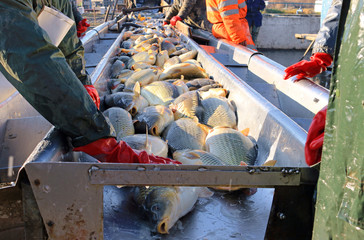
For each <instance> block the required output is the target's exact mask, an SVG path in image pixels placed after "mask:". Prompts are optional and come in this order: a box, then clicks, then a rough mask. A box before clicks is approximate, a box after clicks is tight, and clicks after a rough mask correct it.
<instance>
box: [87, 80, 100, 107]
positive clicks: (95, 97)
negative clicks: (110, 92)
mask: <svg viewBox="0 0 364 240" xmlns="http://www.w3.org/2000/svg"><path fill="white" fill-rule="evenodd" d="M83 86H84V87H85V88H86V91H87V92H88V94H89V95H90V97H91V98H92V100H93V101H94V103H95V105H96V107H97V108H98V109H100V96H99V93H98V92H97V90H96V88H95V87H94V86H93V85H83Z"/></svg>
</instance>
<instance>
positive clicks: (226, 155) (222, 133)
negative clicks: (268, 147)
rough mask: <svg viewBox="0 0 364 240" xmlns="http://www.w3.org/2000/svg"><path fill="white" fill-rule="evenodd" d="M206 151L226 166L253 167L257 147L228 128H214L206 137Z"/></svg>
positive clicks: (240, 134)
mask: <svg viewBox="0 0 364 240" xmlns="http://www.w3.org/2000/svg"><path fill="white" fill-rule="evenodd" d="M206 151H208V152H210V153H212V154H214V155H216V156H218V157H219V158H220V159H221V160H222V161H223V162H224V163H225V164H227V165H240V163H241V162H244V163H246V164H247V165H254V163H255V161H256V158H257V154H258V151H257V145H256V144H254V143H253V142H252V141H251V140H250V138H249V137H246V136H244V135H243V134H242V133H241V132H240V131H238V130H235V129H232V128H229V127H214V128H213V129H211V130H210V131H209V133H208V135H207V136H206Z"/></svg>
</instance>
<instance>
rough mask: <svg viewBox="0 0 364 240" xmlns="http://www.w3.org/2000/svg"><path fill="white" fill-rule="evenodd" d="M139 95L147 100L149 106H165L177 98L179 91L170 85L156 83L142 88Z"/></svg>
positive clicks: (162, 82)
mask: <svg viewBox="0 0 364 240" xmlns="http://www.w3.org/2000/svg"><path fill="white" fill-rule="evenodd" d="M141 95H142V96H143V97H144V98H145V99H147V101H148V102H149V105H164V106H167V105H169V104H170V103H171V102H173V100H174V99H175V98H177V97H178V96H179V91H178V88H177V87H176V86H175V85H173V84H172V83H169V82H164V81H157V82H153V83H151V84H148V85H147V86H145V87H143V88H142V90H141Z"/></svg>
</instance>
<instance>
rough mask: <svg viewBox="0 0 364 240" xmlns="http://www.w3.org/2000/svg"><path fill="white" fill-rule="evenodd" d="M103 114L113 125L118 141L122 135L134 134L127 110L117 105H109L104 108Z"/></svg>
mask: <svg viewBox="0 0 364 240" xmlns="http://www.w3.org/2000/svg"><path fill="white" fill-rule="evenodd" d="M103 114H104V115H105V117H107V118H108V119H109V120H110V122H111V124H112V125H113V127H114V129H115V132H116V139H117V140H118V141H119V140H120V139H121V138H122V137H125V136H128V135H133V134H134V126H133V121H132V118H131V115H130V113H129V112H128V111H126V110H124V109H122V108H119V107H111V108H108V109H106V110H105V111H104V112H103Z"/></svg>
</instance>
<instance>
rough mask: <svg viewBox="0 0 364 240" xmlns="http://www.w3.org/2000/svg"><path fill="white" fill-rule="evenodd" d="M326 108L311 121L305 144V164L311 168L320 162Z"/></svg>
mask: <svg viewBox="0 0 364 240" xmlns="http://www.w3.org/2000/svg"><path fill="white" fill-rule="evenodd" d="M326 112H327V106H326V107H324V108H323V109H322V110H320V111H319V112H318V113H317V114H316V115H315V116H314V118H313V119H312V123H311V126H310V128H309V129H308V133H307V140H306V144H305V158H306V163H307V164H308V165H309V166H312V165H314V164H316V163H318V162H320V161H321V153H322V145H323V143H324V134H325V121H326Z"/></svg>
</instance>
